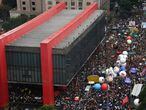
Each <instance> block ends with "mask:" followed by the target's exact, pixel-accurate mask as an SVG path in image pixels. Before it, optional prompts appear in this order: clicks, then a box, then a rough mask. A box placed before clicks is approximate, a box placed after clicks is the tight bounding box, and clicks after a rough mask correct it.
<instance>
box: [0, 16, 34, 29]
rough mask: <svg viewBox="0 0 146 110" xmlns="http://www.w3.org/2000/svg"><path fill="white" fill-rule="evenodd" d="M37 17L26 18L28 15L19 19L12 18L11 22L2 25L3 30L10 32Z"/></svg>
mask: <svg viewBox="0 0 146 110" xmlns="http://www.w3.org/2000/svg"><path fill="white" fill-rule="evenodd" d="M34 17H35V16H30V17H28V16H26V15H21V16H19V17H17V18H11V19H10V20H8V21H7V22H4V23H3V24H2V28H3V29H4V30H5V31H9V30H11V29H14V28H15V27H17V26H19V25H21V24H23V23H25V22H27V21H28V20H30V19H32V18H34Z"/></svg>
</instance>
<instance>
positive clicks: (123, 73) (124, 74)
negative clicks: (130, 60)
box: [119, 71, 127, 77]
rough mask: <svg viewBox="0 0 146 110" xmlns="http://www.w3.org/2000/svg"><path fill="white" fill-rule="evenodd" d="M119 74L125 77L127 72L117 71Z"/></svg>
mask: <svg viewBox="0 0 146 110" xmlns="http://www.w3.org/2000/svg"><path fill="white" fill-rule="evenodd" d="M119 75H120V76H121V77H126V75H127V73H126V72H125V71H121V72H120V73H119Z"/></svg>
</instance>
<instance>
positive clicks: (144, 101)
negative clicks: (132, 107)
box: [137, 85, 146, 110]
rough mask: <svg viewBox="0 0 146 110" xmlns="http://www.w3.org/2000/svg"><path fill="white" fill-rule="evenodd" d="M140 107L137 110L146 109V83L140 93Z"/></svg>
mask: <svg viewBox="0 0 146 110" xmlns="http://www.w3.org/2000/svg"><path fill="white" fill-rule="evenodd" d="M139 103H140V105H139V107H138V108H137V110H145V109H146V85H145V86H144V88H143V90H142V91H141V93H140V95H139Z"/></svg>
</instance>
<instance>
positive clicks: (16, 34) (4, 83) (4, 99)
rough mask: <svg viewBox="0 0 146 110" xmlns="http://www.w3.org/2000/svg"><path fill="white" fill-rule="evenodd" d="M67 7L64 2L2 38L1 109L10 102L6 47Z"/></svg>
mask: <svg viewBox="0 0 146 110" xmlns="http://www.w3.org/2000/svg"><path fill="white" fill-rule="evenodd" d="M65 7H66V5H65V3H64V2H62V3H59V4H58V5H56V6H54V7H52V8H51V9H49V10H48V11H46V12H44V13H43V14H41V15H39V16H38V17H36V18H34V19H32V20H31V21H28V22H27V23H25V24H23V25H21V26H19V27H17V28H15V29H13V30H11V31H9V32H7V33H5V34H3V35H1V36H0V108H1V107H4V106H5V105H7V103H8V101H9V94H8V79H7V64H6V53H5V45H6V44H8V43H10V42H12V41H14V40H16V39H18V38H20V37H21V36H22V35H23V34H25V33H27V32H29V31H31V30H32V29H34V28H36V27H37V26H39V25H41V24H42V23H44V22H45V21H47V20H49V19H51V18H52V17H53V16H55V15H56V14H58V13H59V12H61V11H62V10H63V9H65Z"/></svg>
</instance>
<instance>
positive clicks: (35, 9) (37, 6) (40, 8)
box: [17, 0, 110, 14]
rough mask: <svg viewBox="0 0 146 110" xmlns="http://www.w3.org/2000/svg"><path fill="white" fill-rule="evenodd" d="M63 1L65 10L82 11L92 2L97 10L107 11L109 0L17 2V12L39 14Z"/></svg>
mask: <svg viewBox="0 0 146 110" xmlns="http://www.w3.org/2000/svg"><path fill="white" fill-rule="evenodd" d="M62 1H64V2H65V3H66V9H72V10H74V9H75V10H82V9H85V8H86V7H87V6H89V5H90V4H92V3H93V2H97V3H98V8H99V9H106V10H108V9H109V4H110V3H109V0H17V11H18V12H19V13H21V14H40V13H42V12H44V11H46V10H48V9H49V8H51V7H52V6H54V5H56V4H58V3H60V2H62Z"/></svg>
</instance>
